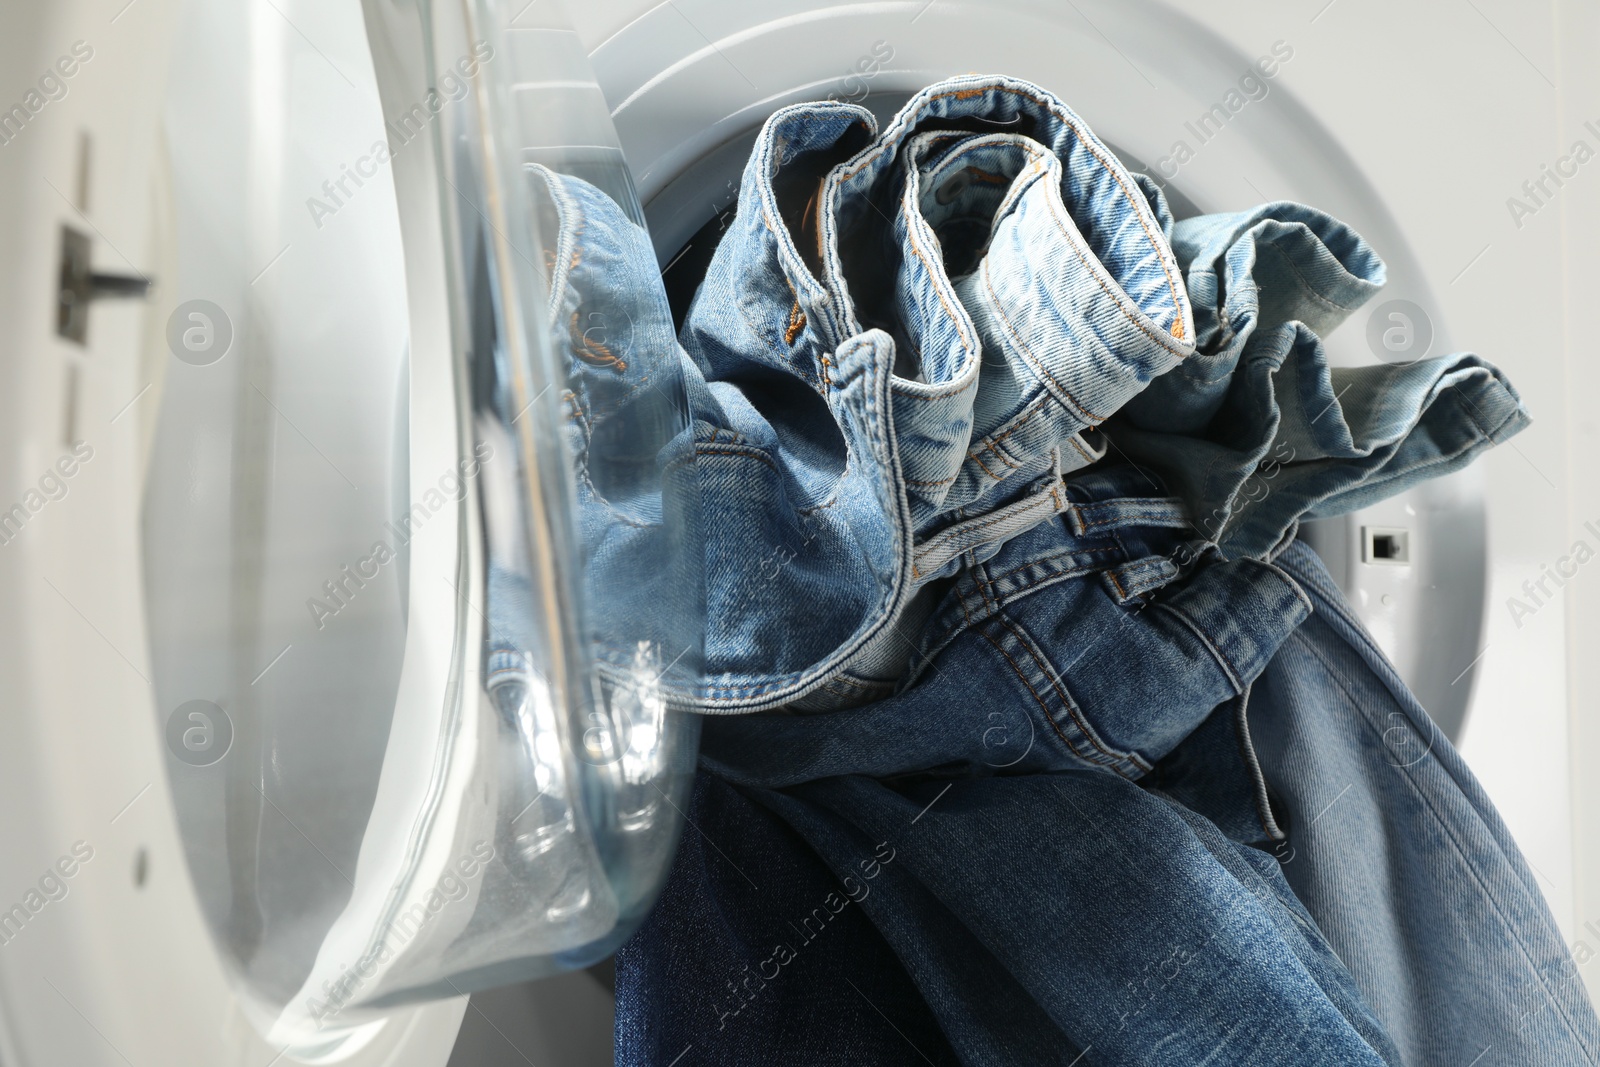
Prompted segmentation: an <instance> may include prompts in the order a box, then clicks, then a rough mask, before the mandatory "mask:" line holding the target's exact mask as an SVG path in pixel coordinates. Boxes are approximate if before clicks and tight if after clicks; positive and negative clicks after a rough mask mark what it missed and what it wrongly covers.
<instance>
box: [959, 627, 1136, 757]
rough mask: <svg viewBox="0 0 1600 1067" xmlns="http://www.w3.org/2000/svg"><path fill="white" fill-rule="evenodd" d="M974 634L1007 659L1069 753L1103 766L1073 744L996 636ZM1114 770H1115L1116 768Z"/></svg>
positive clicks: (980, 632)
mask: <svg viewBox="0 0 1600 1067" xmlns="http://www.w3.org/2000/svg"><path fill="white" fill-rule="evenodd" d="M974 632H975V633H977V634H979V635H980V636H982V638H983V639H984V640H985V641H987V642H989V644H990V645H991V646H993V648H994V650H995V651H996V652H998V653H1000V655H1002V656H1004V657H1005V660H1006V663H1007V664H1009V665H1010V667H1011V673H1013V674H1015V675H1016V676H1017V681H1019V682H1021V683H1022V684H1023V686H1024V687H1025V688H1026V689H1027V690H1028V692H1029V693H1030V694H1032V696H1033V699H1034V702H1035V703H1037V704H1038V705H1039V711H1040V713H1041V714H1043V715H1044V721H1045V722H1047V723H1049V724H1050V729H1052V730H1054V731H1055V735H1056V736H1057V737H1059V738H1060V739H1061V743H1062V744H1064V745H1066V746H1067V751H1068V752H1070V753H1071V754H1072V756H1073V757H1074V758H1076V759H1080V760H1082V761H1083V762H1085V763H1087V764H1089V765H1090V766H1093V767H1099V766H1102V764H1101V763H1100V762H1099V761H1098V760H1095V759H1092V758H1090V757H1089V756H1086V755H1084V754H1083V753H1082V752H1080V751H1079V750H1078V746H1077V745H1076V744H1075V743H1074V742H1073V740H1072V738H1071V737H1069V736H1068V735H1067V734H1066V732H1065V731H1063V730H1062V729H1061V724H1060V723H1058V722H1057V721H1056V717H1055V716H1054V715H1053V714H1051V712H1050V707H1049V705H1047V704H1046V703H1045V702H1044V698H1043V697H1041V696H1040V695H1039V691H1038V690H1037V689H1035V688H1034V687H1033V683H1032V682H1030V681H1029V680H1028V677H1027V675H1025V674H1024V673H1023V672H1022V668H1021V667H1020V666H1019V665H1018V664H1017V661H1016V660H1015V659H1013V658H1012V656H1011V653H1010V652H1007V651H1006V650H1005V648H1004V647H1003V646H1002V645H1001V644H1000V642H999V641H997V640H995V638H994V635H992V634H990V633H989V632H988V631H987V629H982V628H979V629H976V630H975V631H974ZM1113 769H1114V770H1115V769H1116V768H1113ZM1117 773H1119V774H1121V773H1122V772H1121V771H1120V770H1118V771H1117ZM1124 777H1126V776H1124Z"/></svg>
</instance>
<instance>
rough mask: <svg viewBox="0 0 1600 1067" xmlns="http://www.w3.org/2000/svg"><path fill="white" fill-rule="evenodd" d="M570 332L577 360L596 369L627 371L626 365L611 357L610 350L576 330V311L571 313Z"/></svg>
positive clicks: (585, 333)
mask: <svg viewBox="0 0 1600 1067" xmlns="http://www.w3.org/2000/svg"><path fill="white" fill-rule="evenodd" d="M571 332H572V343H573V345H574V346H575V347H576V351H577V355H578V358H579V359H581V360H583V361H584V362H585V363H589V364H593V365H594V366H596V367H610V368H611V369H612V370H615V371H619V372H620V371H625V370H627V369H628V364H627V363H626V362H624V361H623V360H620V359H618V358H617V357H616V356H614V355H612V354H611V349H609V348H607V347H606V346H605V345H603V344H601V343H600V342H599V341H591V340H589V337H588V334H587V332H580V331H579V330H578V313H577V312H576V311H574V312H573V313H572V323H571Z"/></svg>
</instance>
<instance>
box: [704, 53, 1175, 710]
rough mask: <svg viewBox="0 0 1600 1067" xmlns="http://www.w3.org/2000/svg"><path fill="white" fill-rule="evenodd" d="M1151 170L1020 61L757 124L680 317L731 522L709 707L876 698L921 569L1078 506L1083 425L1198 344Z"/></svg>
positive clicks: (715, 617)
mask: <svg viewBox="0 0 1600 1067" xmlns="http://www.w3.org/2000/svg"><path fill="white" fill-rule="evenodd" d="M974 127H976V128H979V129H987V128H991V127H1000V128H1003V129H1005V130H1006V131H1007V132H1005V133H997V134H992V135H988V136H979V137H976V138H974V137H970V136H968V135H965V134H962V135H960V136H957V135H956V134H955V133H952V132H951V131H957V132H959V131H966V130H969V129H972V128H974ZM1023 134H1027V135H1028V137H1024V136H1023ZM1029 137H1031V138H1032V140H1029V139H1028V138H1029ZM1041 146H1042V147H1041ZM1151 188H1153V187H1150V186H1148V185H1147V184H1143V183H1140V182H1138V181H1136V180H1135V179H1134V178H1132V177H1131V176H1130V175H1129V174H1128V173H1127V171H1126V170H1124V169H1123V167H1122V166H1121V164H1120V163H1118V162H1117V160H1116V158H1115V157H1114V156H1113V155H1112V154H1111V153H1110V151H1109V150H1107V149H1106V148H1105V146H1104V145H1103V144H1101V143H1100V142H1099V141H1098V140H1097V139H1096V138H1095V137H1094V135H1093V133H1091V132H1090V131H1089V130H1088V128H1087V127H1086V126H1084V125H1083V123H1082V121H1081V120H1080V119H1078V118H1077V116H1075V115H1073V114H1072V112H1071V111H1069V110H1068V109H1067V108H1066V107H1065V106H1064V105H1062V104H1061V103H1060V102H1059V101H1057V100H1055V99H1054V98H1053V97H1050V96H1049V95H1048V94H1045V93H1043V92H1042V91H1041V90H1039V89H1037V88H1036V87H1034V86H1030V85H1028V84H1027V83H1025V82H1017V81H1013V80H1010V79H1003V78H979V77H970V78H958V79H952V80H951V81H949V82H945V83H941V84H939V85H936V86H933V87H931V88H930V89H928V90H926V91H924V92H923V93H921V94H919V95H918V96H917V97H915V98H913V99H912V100H911V101H910V103H908V104H907V105H906V107H905V108H904V109H902V111H901V112H900V114H899V115H898V116H897V117H896V118H895V120H894V121H893V122H892V123H891V124H890V126H889V127H888V129H886V130H885V131H884V132H883V134H882V135H877V133H876V123H875V120H874V118H873V116H872V115H871V114H870V113H869V112H867V111H866V110H865V109H862V108H859V107H855V106H853V105H844V104H839V105H833V104H804V105H796V106H794V107H790V108H785V109H783V110H781V111H779V112H777V113H776V114H775V115H773V116H772V118H770V119H769V120H768V121H767V123H766V125H765V126H764V127H763V128H762V131H761V135H760V136H759V137H758V139H757V141H756V145H755V148H754V150H753V151H752V153H751V157H750V162H749V165H748V166H747V167H746V170H745V175H744V180H743V184H742V186H741V189H740V197H739V204H740V209H739V213H738V216H737V217H736V219H735V221H734V222H733V223H732V224H731V226H730V228H729V231H728V233H727V234H726V235H725V236H724V237H723V239H722V242H721V245H720V247H719V248H718V250H717V252H716V255H715V256H714V257H713V259H712V262H711V265H710V268H709V270H708V273H707V276H706V279H705V281H704V282H703V284H702V286H701V288H700V291H699V293H698V294H697V296H696V298H695V301H694V303H693V306H692V307H691V308H690V310H689V313H688V317H687V319H686V321H685V323H684V327H683V330H682V332H681V338H682V341H683V344H684V346H685V348H686V350H687V352H688V355H689V357H690V358H691V359H692V360H693V361H694V362H695V364H696V366H697V367H698V368H699V369H700V370H701V372H702V373H703V375H704V379H705V381H706V383H707V387H708V388H707V392H708V394H709V400H710V403H709V404H708V405H707V406H706V407H705V408H703V409H702V410H706V411H707V414H706V416H705V417H704V418H703V419H702V421H701V422H699V423H697V427H696V442H695V445H696V451H697V452H698V465H699V467H700V471H701V478H702V484H703V486H704V487H705V490H706V492H707V495H708V497H709V498H712V499H716V500H717V501H718V502H719V503H718V507H717V518H716V520H715V522H716V525H718V526H719V527H720V528H721V530H723V531H725V534H719V533H718V532H710V537H709V540H708V555H707V561H706V566H707V573H708V574H721V575H724V576H726V577H725V579H724V580H723V581H720V582H713V583H712V584H711V588H710V590H709V593H708V596H709V600H708V604H707V616H708V619H709V625H710V630H709V632H708V636H707V675H708V677H707V680H706V683H705V685H704V686H703V687H702V688H701V690H700V691H699V692H698V693H697V694H696V697H697V700H698V703H699V704H700V706H702V707H703V708H706V709H708V710H730V711H732V710H756V709H759V708H764V707H773V706H778V705H781V704H791V705H792V704H795V703H796V702H801V703H803V704H804V706H807V707H810V708H814V709H815V708H826V707H840V706H851V705H856V704H860V703H863V702H865V701H867V700H870V699H872V698H874V697H878V696H882V695H885V694H887V693H888V692H890V691H891V690H892V688H893V686H894V684H895V682H896V680H897V679H898V678H899V677H900V676H901V675H902V674H903V673H904V670H905V668H906V665H907V662H906V657H907V655H908V653H909V647H908V638H907V636H906V633H907V631H911V632H914V631H915V629H916V628H917V626H918V625H919V620H920V618H921V617H922V615H924V614H925V613H926V612H927V611H928V610H930V609H931V607H932V603H933V601H932V599H931V598H930V597H929V596H927V595H919V591H920V590H923V589H927V588H928V587H929V583H930V582H932V581H934V580H935V579H939V578H944V577H948V576H950V575H952V574H954V573H955V572H956V570H957V569H958V568H959V567H961V566H963V565H967V564H970V563H972V562H974V561H977V560H982V559H985V558H989V557H990V556H992V555H993V553H994V552H995V551H997V550H998V549H999V547H1000V546H1001V545H1002V544H1004V542H1005V540H1006V539H1008V538H1009V537H1012V536H1015V535H1017V534H1020V533H1022V532H1024V531H1026V530H1027V529H1029V528H1030V527H1032V526H1033V525H1035V524H1036V523H1038V522H1040V521H1041V520H1043V519H1046V518H1047V517H1048V516H1050V515H1053V514H1056V513H1057V512H1059V511H1060V510H1061V508H1062V507H1064V506H1065V496H1064V494H1063V492H1062V481H1061V478H1062V475H1063V474H1064V473H1069V472H1071V471H1073V470H1076V469H1079V468H1081V467H1083V466H1085V465H1086V464H1089V463H1092V462H1094V461H1096V460H1098V459H1099V458H1100V457H1101V456H1102V455H1103V454H1104V449H1105V446H1104V444H1103V443H1102V442H1100V441H1098V440H1097V439H1096V437H1095V435H1094V434H1093V433H1092V432H1090V431H1091V430H1092V427H1093V426H1094V425H1095V424H1096V423H1098V421H1099V420H1101V419H1103V418H1104V417H1105V416H1106V415H1107V414H1109V413H1110V412H1112V411H1115V410H1116V409H1117V408H1118V407H1119V406H1120V405H1121V404H1122V403H1124V402H1125V401H1126V400H1127V399H1128V398H1129V397H1131V396H1133V395H1135V394H1136V393H1137V392H1138V391H1139V390H1140V389H1142V388H1143V387H1144V386H1145V385H1146V384H1147V383H1148V382H1149V381H1150V380H1151V379H1152V378H1153V377H1155V376H1156V375H1158V374H1160V373H1162V372H1164V371H1166V370H1167V369H1169V368H1170V367H1172V366H1174V365H1176V364H1177V363H1178V361H1180V360H1181V359H1183V358H1184V357H1185V356H1186V355H1187V354H1188V353H1189V352H1190V351H1191V348H1192V346H1191V344H1190V342H1189V340H1188V338H1190V337H1191V336H1192V334H1193V332H1194V326H1193V321H1192V315H1191V312H1190V310H1189V304H1188V297H1187V294H1186V293H1185V291H1184V288H1183V285H1182V281H1181V276H1180V274H1179V273H1178V268H1177V263H1176V260H1175V259H1174V257H1173V255H1172V252H1171V249H1170V247H1169V246H1168V245H1167V242H1166V239H1165V237H1164V234H1163V230H1164V228H1165V226H1166V225H1168V224H1170V218H1168V219H1163V218H1161V217H1160V215H1159V214H1158V212H1161V211H1164V210H1165V209H1164V206H1163V205H1161V204H1160V202H1159V200H1156V201H1155V202H1154V206H1153V204H1152V200H1151V198H1150V189H1151ZM980 369H981V370H982V373H981V374H980ZM752 562H754V566H752ZM801 603H808V604H819V605H820V604H826V605H827V610H826V611H818V612H805V613H796V612H794V611H793V610H792V607H793V605H795V604H801Z"/></svg>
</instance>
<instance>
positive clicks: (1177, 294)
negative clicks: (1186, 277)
mask: <svg viewBox="0 0 1600 1067" xmlns="http://www.w3.org/2000/svg"><path fill="white" fill-rule="evenodd" d="M991 90H998V91H999V92H1003V93H1007V94H1009V95H1011V96H1020V97H1022V98H1023V99H1024V100H1031V101H1033V103H1035V104H1036V105H1038V106H1039V107H1042V108H1043V109H1044V110H1045V111H1047V112H1049V114H1050V115H1051V116H1052V117H1054V118H1055V119H1056V121H1058V122H1060V123H1061V124H1062V125H1063V126H1065V127H1067V128H1068V129H1070V130H1071V131H1072V133H1073V135H1074V137H1075V138H1076V139H1077V143H1078V144H1079V145H1081V146H1082V147H1083V149H1084V151H1086V152H1088V153H1089V154H1090V155H1091V156H1093V157H1094V158H1095V159H1096V160H1097V161H1098V162H1099V163H1100V166H1101V167H1102V168H1103V169H1104V170H1105V172H1106V173H1107V174H1109V175H1111V180H1112V181H1114V182H1116V183H1117V187H1118V188H1119V189H1121V190H1122V195H1123V197H1124V198H1125V199H1126V200H1127V201H1128V203H1129V206H1130V207H1131V208H1132V210H1133V214H1134V217H1135V218H1137V219H1138V220H1139V226H1140V227H1141V228H1142V229H1143V230H1144V232H1145V236H1146V237H1148V238H1149V239H1150V241H1151V246H1152V247H1153V248H1154V249H1155V250H1156V252H1157V258H1158V259H1159V260H1160V261H1161V271H1162V273H1163V274H1164V275H1165V276H1166V280H1167V290H1168V291H1169V292H1170V293H1171V294H1172V302H1173V307H1174V309H1175V310H1178V311H1179V312H1180V313H1179V314H1178V316H1177V322H1176V325H1177V326H1178V327H1179V328H1180V329H1181V328H1182V323H1183V315H1182V314H1181V309H1182V308H1183V307H1184V306H1185V304H1186V303H1187V300H1188V294H1187V292H1184V291H1183V289H1182V281H1181V279H1175V278H1173V276H1172V270H1171V268H1170V267H1169V264H1168V263H1167V257H1166V256H1162V255H1160V249H1161V246H1162V245H1163V244H1164V243H1165V239H1164V238H1162V239H1159V240H1158V239H1157V237H1156V235H1155V234H1153V233H1151V232H1150V225H1149V223H1147V222H1146V221H1145V219H1144V216H1143V213H1142V212H1141V211H1140V210H1139V209H1140V207H1141V206H1144V208H1145V210H1146V211H1148V210H1149V206H1148V203H1147V202H1146V201H1145V200H1144V198H1143V194H1142V193H1141V194H1140V195H1139V196H1138V197H1135V196H1134V195H1133V194H1132V193H1131V192H1129V190H1128V187H1127V185H1126V184H1124V183H1123V180H1122V177H1121V176H1120V175H1119V174H1118V173H1117V171H1116V167H1115V166H1113V165H1112V164H1111V163H1110V162H1109V161H1108V160H1107V159H1106V158H1105V157H1104V156H1102V155H1101V154H1100V152H1099V151H1098V150H1097V149H1096V147H1095V145H1094V142H1093V141H1092V140H1090V139H1089V137H1087V136H1085V134H1087V133H1088V131H1087V130H1084V129H1081V128H1079V126H1078V124H1077V123H1076V122H1073V121H1072V120H1071V118H1069V117H1068V116H1067V115H1066V114H1065V113H1062V112H1058V111H1057V110H1056V108H1055V106H1054V105H1052V104H1051V103H1050V102H1049V101H1047V100H1043V99H1041V98H1039V97H1037V96H1034V95H1033V94H1031V93H1026V92H1023V91H1021V90H1019V89H1014V88H1012V87H1011V86H1007V85H989V86H986V87H985V88H983V89H977V90H971V89H954V90H950V91H949V92H944V93H940V94H939V95H937V96H930V97H928V98H927V99H925V100H923V101H922V102H921V107H920V108H919V111H922V110H925V109H926V108H927V106H928V105H929V104H931V103H933V102H934V101H936V100H943V99H945V98H946V97H950V96H953V97H955V98H956V99H958V100H966V99H970V98H972V97H973V96H982V95H983V94H984V93H985V92H989V91H991ZM1091 136H1092V135H1091ZM894 145H898V142H897V141H893V140H891V141H887V142H885V143H884V144H883V145H880V146H879V147H878V148H877V149H876V150H875V151H873V152H872V153H871V154H870V155H869V156H868V157H867V158H866V159H864V160H862V162H861V163H860V165H859V166H857V167H856V169H855V170H852V171H850V172H848V173H846V174H843V175H841V176H840V179H839V184H840V185H842V184H843V183H844V182H846V181H848V180H850V179H851V178H854V177H855V176H856V175H857V174H859V173H860V172H861V171H862V170H864V169H865V168H866V167H867V166H869V165H870V164H872V163H873V162H875V161H876V158H877V157H878V156H880V155H882V154H883V153H884V152H885V151H887V150H888V149H889V148H890V147H891V146H894ZM1174 265H1175V264H1174ZM1179 339H1180V340H1181V339H1182V338H1181V337H1180V338H1179Z"/></svg>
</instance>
